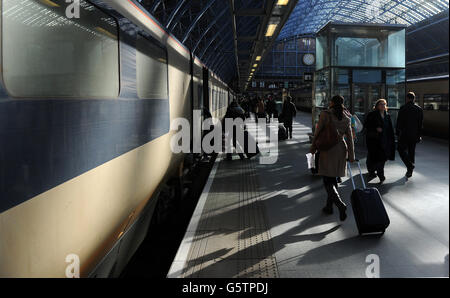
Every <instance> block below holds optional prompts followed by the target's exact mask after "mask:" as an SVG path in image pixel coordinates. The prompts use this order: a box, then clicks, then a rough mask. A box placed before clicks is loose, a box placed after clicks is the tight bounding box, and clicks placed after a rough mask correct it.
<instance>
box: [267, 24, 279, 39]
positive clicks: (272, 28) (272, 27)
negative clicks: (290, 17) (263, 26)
mask: <svg viewBox="0 0 450 298" xmlns="http://www.w3.org/2000/svg"><path fill="white" fill-rule="evenodd" d="M277 26H278V24H269V26H267V31H266V36H267V37H270V36H272V35H273V33H274V32H275V29H276V28H277Z"/></svg>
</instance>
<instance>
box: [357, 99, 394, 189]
mask: <svg viewBox="0 0 450 298" xmlns="http://www.w3.org/2000/svg"><path fill="white" fill-rule="evenodd" d="M386 104H387V103H386V100H384V99H379V100H378V101H377V102H376V104H375V108H374V110H373V111H372V112H370V113H369V114H368V115H367V117H366V119H365V122H364V128H365V130H366V145H367V160H366V163H367V170H368V171H369V177H368V180H369V181H370V180H372V179H373V178H375V177H376V176H378V178H379V179H380V183H382V182H383V181H384V180H385V179H386V177H385V176H384V164H385V163H386V161H387V160H395V135H394V128H393V125H392V121H391V117H390V115H389V114H388V113H387V107H386ZM375 172H376V173H375Z"/></svg>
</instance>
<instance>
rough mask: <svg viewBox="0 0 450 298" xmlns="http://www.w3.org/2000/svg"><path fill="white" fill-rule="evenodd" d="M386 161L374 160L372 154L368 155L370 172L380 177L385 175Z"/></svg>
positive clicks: (367, 161)
mask: <svg viewBox="0 0 450 298" xmlns="http://www.w3.org/2000/svg"><path fill="white" fill-rule="evenodd" d="M385 163H386V161H374V160H372V159H371V158H370V155H369V156H367V160H366V165H367V170H368V171H369V173H370V174H375V172H376V174H377V175H378V177H384V164H385Z"/></svg>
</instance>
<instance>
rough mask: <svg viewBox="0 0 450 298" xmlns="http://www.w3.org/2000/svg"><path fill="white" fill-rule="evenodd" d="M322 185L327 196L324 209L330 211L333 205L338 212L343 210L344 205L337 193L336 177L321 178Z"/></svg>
mask: <svg viewBox="0 0 450 298" xmlns="http://www.w3.org/2000/svg"><path fill="white" fill-rule="evenodd" d="M323 185H324V186H325V190H326V191H327V195H328V197H327V204H326V207H325V208H326V209H329V210H330V209H332V207H333V203H334V204H335V205H336V207H338V209H339V210H340V211H341V210H343V208H344V207H345V203H344V202H343V201H342V200H341V197H340V195H339V192H338V182H337V177H326V176H323ZM330 211H331V210H330Z"/></svg>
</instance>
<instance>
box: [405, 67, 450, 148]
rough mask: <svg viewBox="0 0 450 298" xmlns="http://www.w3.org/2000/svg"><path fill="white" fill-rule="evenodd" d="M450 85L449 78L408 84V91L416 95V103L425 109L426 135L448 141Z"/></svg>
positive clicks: (411, 81)
mask: <svg viewBox="0 0 450 298" xmlns="http://www.w3.org/2000/svg"><path fill="white" fill-rule="evenodd" d="M448 84H449V82H448V76H447V78H435V79H426V80H408V81H407V82H406V91H407V92H409V91H412V92H414V93H415V94H416V103H417V104H418V105H419V106H420V107H422V109H423V134H424V135H427V136H432V137H436V138H440V139H447V140H448V138H449V135H448V125H449V123H448V116H449V115H448V109H449V101H448V86H449V85H448Z"/></svg>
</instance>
